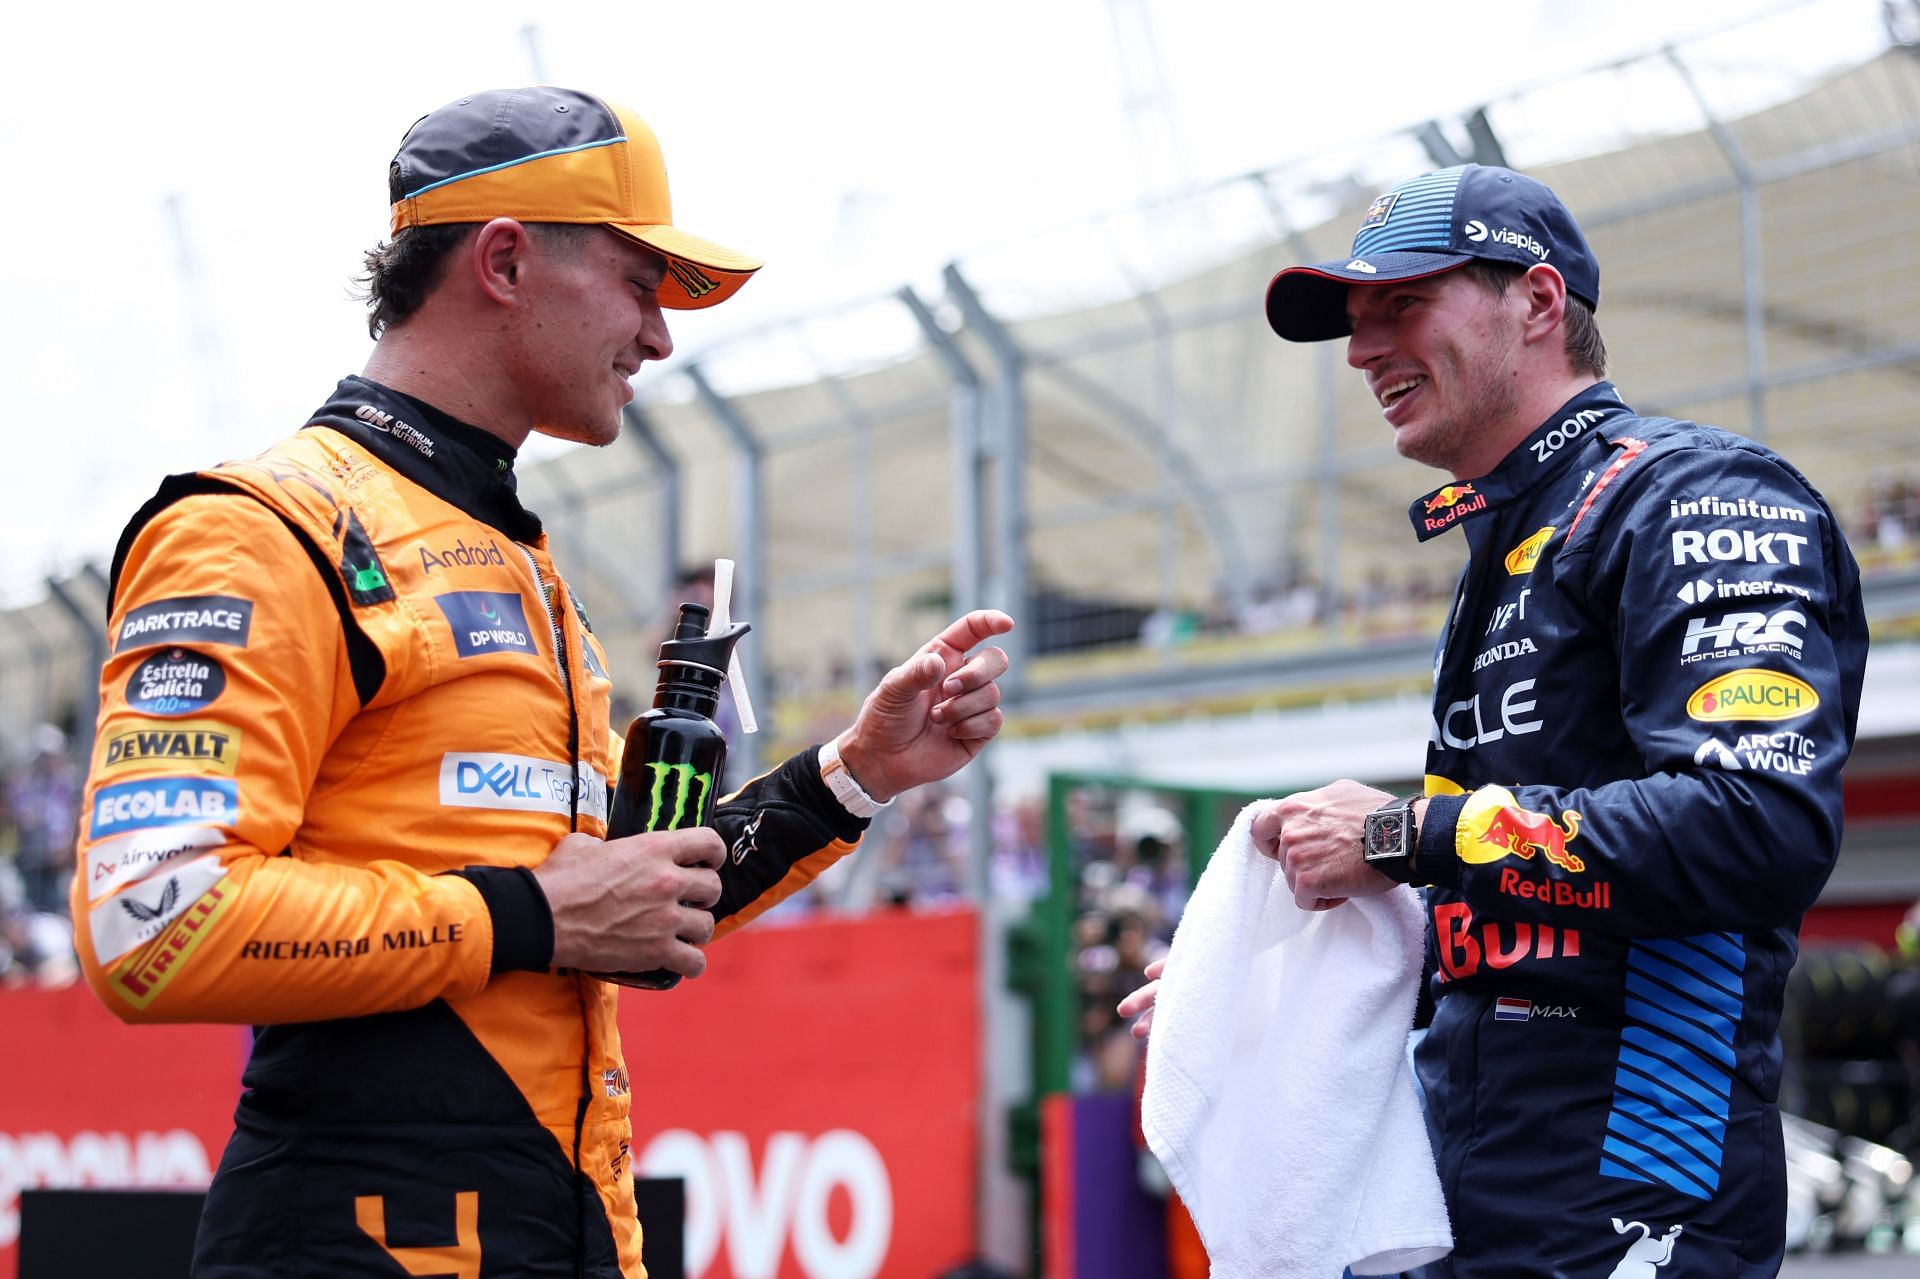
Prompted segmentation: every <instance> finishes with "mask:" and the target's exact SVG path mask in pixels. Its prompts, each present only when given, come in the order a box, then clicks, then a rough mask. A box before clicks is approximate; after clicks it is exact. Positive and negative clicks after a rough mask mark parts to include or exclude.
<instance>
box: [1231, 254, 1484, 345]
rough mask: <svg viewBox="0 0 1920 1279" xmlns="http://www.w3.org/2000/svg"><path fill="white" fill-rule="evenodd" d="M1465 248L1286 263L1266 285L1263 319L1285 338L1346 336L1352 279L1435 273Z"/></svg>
mask: <svg viewBox="0 0 1920 1279" xmlns="http://www.w3.org/2000/svg"><path fill="white" fill-rule="evenodd" d="M1473 260H1474V258H1473V255H1472V254H1470V253H1428V252H1425V251H1422V250H1418V249H1404V250H1401V251H1400V252H1397V253H1376V254H1373V255H1372V256H1370V257H1365V258H1343V259H1340V260H1338V261H1334V262H1317V263H1315V264H1314V265H1312V266H1290V267H1288V268H1287V269H1286V270H1284V271H1282V272H1280V274H1278V275H1276V276H1274V277H1273V283H1271V284H1269V285H1267V323H1268V324H1271V325H1272V326H1273V331H1274V332H1275V333H1278V334H1279V335H1280V336H1281V337H1283V338H1285V339H1287V341H1289V342H1324V341H1326V340H1328V339H1329V338H1343V337H1349V336H1351V335H1352V333H1353V328H1352V326H1351V325H1349V324H1348V323H1347V289H1348V287H1349V286H1351V285H1355V284H1392V283H1395V282H1397V281H1401V280H1418V279H1421V278H1422V277H1425V276H1429V275H1439V274H1440V273H1441V272H1443V271H1451V270H1453V269H1454V268H1455V267H1460V266H1465V265H1466V264H1467V263H1469V262H1471V261H1473Z"/></svg>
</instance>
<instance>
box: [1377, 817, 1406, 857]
mask: <svg viewBox="0 0 1920 1279" xmlns="http://www.w3.org/2000/svg"><path fill="white" fill-rule="evenodd" d="M1406 854H1407V812H1406V810H1405V809H1403V808H1402V809H1395V810H1393V811H1391V812H1385V813H1369V814H1368V815H1367V860H1369V861H1376V860H1379V859H1381V858H1385V857H1404V856H1406Z"/></svg>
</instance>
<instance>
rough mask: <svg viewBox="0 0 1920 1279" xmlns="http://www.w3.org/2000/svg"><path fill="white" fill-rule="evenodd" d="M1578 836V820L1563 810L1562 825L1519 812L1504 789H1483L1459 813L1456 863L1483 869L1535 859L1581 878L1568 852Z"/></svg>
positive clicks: (1578, 863) (1581, 863) (1579, 863)
mask: <svg viewBox="0 0 1920 1279" xmlns="http://www.w3.org/2000/svg"><path fill="white" fill-rule="evenodd" d="M1579 834H1580V814H1579V813H1577V812H1575V811H1574V810H1573V809H1571V808H1569V809H1565V810H1563V811H1562V812H1561V814H1560V820H1559V821H1558V822H1556V821H1554V820H1553V818H1552V817H1550V816H1548V815H1547V814H1545V813H1536V812H1534V811H1533V810H1532V809H1528V808H1522V807H1521V806H1520V803H1519V801H1518V800H1516V799H1514V797H1513V792H1512V791H1509V790H1507V789H1506V788H1505V787H1504V786H1486V787H1482V788H1481V789H1480V790H1478V791H1476V792H1474V795H1473V798H1472V799H1469V800H1468V801H1467V806H1466V807H1465V808H1464V809H1462V810H1461V813H1460V834H1459V838H1458V847H1459V850H1460V859H1461V860H1462V861H1465V862H1470V863H1474V864H1479V865H1484V864H1486V863H1488V862H1497V861H1499V860H1500V859H1501V858H1503V857H1507V856H1514V857H1522V858H1527V859H1529V860H1530V859H1532V857H1533V856H1534V855H1535V854H1536V853H1537V854H1539V855H1540V856H1542V857H1544V858H1546V860H1547V861H1548V862H1549V863H1550V864H1552V865H1555V866H1558V867H1559V868H1560V869H1561V870H1565V871H1570V872H1572V873H1574V874H1576V875H1577V874H1580V873H1581V872H1583V871H1585V870H1586V869H1587V863H1586V861H1585V860H1584V859H1582V858H1580V857H1578V856H1576V855H1575V854H1573V853H1569V852H1568V851H1567V845H1568V844H1571V843H1572V842H1573V841H1574V840H1575V838H1577V837H1578V836H1579Z"/></svg>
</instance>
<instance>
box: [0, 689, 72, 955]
mask: <svg viewBox="0 0 1920 1279" xmlns="http://www.w3.org/2000/svg"><path fill="white" fill-rule="evenodd" d="M21 754H22V755H23V756H24V757H23V758H22V759H21V760H20V762H19V763H17V764H15V765H14V766H13V767H12V768H11V769H9V770H8V771H7V772H6V774H5V775H4V778H0V986H4V987H17V986H65V985H69V984H71V983H72V982H73V981H75V980H76V979H77V978H78V977H79V975H80V970H79V965H78V964H77V963H76V962H75V961H74V956H73V924H72V922H71V920H69V918H68V910H67V885H68V883H69V882H70V881H71V879H72V876H73V846H74V835H75V832H76V829H77V823H78V820H79V809H80V789H81V783H82V780H83V769H82V768H81V765H80V763H79V761H77V760H76V759H74V758H73V755H72V752H71V748H70V745H69V742H68V738H67V734H65V733H64V732H62V731H61V730H60V729H58V728H56V727H54V726H53V725H51V724H42V725H40V726H39V727H37V728H36V729H34V730H33V732H32V734H31V735H30V737H29V740H28V742H27V746H26V749H25V751H24V752H21Z"/></svg>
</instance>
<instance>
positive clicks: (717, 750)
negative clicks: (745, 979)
mask: <svg viewBox="0 0 1920 1279" xmlns="http://www.w3.org/2000/svg"><path fill="white" fill-rule="evenodd" d="M707 618H708V612H707V608H706V606H705V605H704V604H682V605H681V606H680V620H679V622H678V623H677V624H676V625H675V626H674V628H673V638H672V639H670V640H667V641H666V642H665V643H663V644H662V645H660V662H659V666H660V678H659V682H658V683H657V684H656V685H655V686H654V690H653V709H651V710H647V711H642V712H641V713H640V714H639V715H637V716H635V717H634V720H633V725H632V727H630V728H629V729H628V730H627V749H626V754H625V755H624V756H623V757H622V759H621V763H620V781H619V784H618V785H617V786H616V787H615V788H614V792H613V813H612V816H611V817H610V818H609V820H608V822H607V838H608V839H620V838H622V837H624V836H627V835H638V834H641V833H643V832H646V831H659V830H683V829H685V828H687V827H689V826H704V825H706V824H707V819H708V818H709V817H710V816H711V815H712V813H713V801H714V798H715V797H716V795H717V794H718V792H719V787H720V779H721V776H722V775H723V774H724V772H725V770H726V764H727V738H726V734H724V733H722V732H721V731H720V725H718V724H716V723H715V722H714V719H713V713H714V711H715V710H716V709H717V708H718V706H719V704H720V685H721V684H722V683H724V682H725V680H726V678H727V663H728V662H729V661H730V660H732V657H733V646H734V645H735V644H737V643H739V642H740V637H741V636H742V635H745V634H746V633H747V632H748V631H749V630H751V629H752V628H751V627H750V626H749V625H748V624H747V623H745V622H735V623H734V624H733V625H731V626H729V627H727V628H726V629H725V630H724V631H720V632H719V633H717V634H715V633H711V632H709V631H708V629H707ZM594 975H595V976H596V977H599V978H600V979H601V980H603V981H610V982H616V983H618V984H619V985H622V986H638V987H640V988H641V989H643V990H668V989H670V988H672V987H673V986H675V985H677V984H678V983H679V981H680V974H679V973H676V972H671V971H669V970H667V969H665V968H656V969H654V970H653V971H651V972H644V973H596V974H594Z"/></svg>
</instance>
